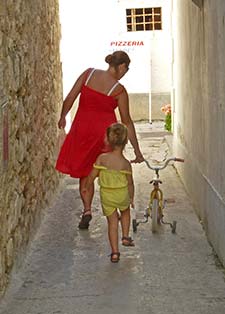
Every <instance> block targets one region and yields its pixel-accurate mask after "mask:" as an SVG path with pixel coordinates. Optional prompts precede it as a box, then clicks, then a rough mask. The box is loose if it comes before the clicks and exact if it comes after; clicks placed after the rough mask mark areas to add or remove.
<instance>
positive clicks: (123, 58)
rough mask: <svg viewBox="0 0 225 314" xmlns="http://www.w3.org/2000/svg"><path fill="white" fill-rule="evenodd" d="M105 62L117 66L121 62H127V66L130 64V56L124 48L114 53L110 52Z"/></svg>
mask: <svg viewBox="0 0 225 314" xmlns="http://www.w3.org/2000/svg"><path fill="white" fill-rule="evenodd" d="M105 62H106V63H108V64H109V65H110V66H113V67H115V68H117V67H118V66H119V65H120V64H123V63H125V64H126V66H127V68H128V67H129V64H130V58H129V56H128V54H127V53H126V52H124V51H122V50H117V51H114V52H113V53H112V54H109V55H108V56H106V57H105Z"/></svg>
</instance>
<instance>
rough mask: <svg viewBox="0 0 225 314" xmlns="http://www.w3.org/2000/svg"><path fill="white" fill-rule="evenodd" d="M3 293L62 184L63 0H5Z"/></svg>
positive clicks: (1, 68)
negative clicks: (57, 160) (59, 165)
mask: <svg viewBox="0 0 225 314" xmlns="http://www.w3.org/2000/svg"><path fill="white" fill-rule="evenodd" d="M0 15H1V16H0V131H1V132H0V133H1V137H0V149H1V151H0V187H1V190H0V226H1V228H0V291H1V294H2V293H3V292H4V290H5V288H6V285H7V282H8V280H9V275H10V272H11V270H12V267H13V265H14V263H15V260H17V258H18V254H17V253H16V252H18V251H20V252H21V251H22V249H23V248H25V247H26V245H27V244H28V242H29V238H30V236H31V234H32V233H31V230H34V229H35V226H37V225H38V221H39V219H40V217H41V215H42V213H43V212H44V208H46V206H47V204H48V202H49V201H50V200H51V196H52V194H53V192H54V191H56V189H57V187H58V184H59V177H58V175H57V174H56V172H55V170H54V164H55V157H56V150H57V137H58V130H57V120H58V116H59V110H60V109H59V108H60V107H61V103H62V86H61V76H62V75H61V63H60V55H59V41H60V25H59V18H58V17H59V12H58V1H55V0H35V1H24V0H16V1H13V0H1V2H0Z"/></svg>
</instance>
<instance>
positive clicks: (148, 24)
mask: <svg viewBox="0 0 225 314" xmlns="http://www.w3.org/2000/svg"><path fill="white" fill-rule="evenodd" d="M126 16H127V31H128V32H136V31H153V30H161V29H162V10H161V8H143V9H126Z"/></svg>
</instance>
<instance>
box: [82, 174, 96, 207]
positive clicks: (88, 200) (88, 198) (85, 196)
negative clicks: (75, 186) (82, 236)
mask: <svg viewBox="0 0 225 314" xmlns="http://www.w3.org/2000/svg"><path fill="white" fill-rule="evenodd" d="M86 182H87V177H83V178H80V182H79V183H80V185H79V191H80V197H81V200H82V202H83V205H84V212H87V211H88V212H91V204H92V200H93V196H94V183H93V184H92V185H91V187H90V190H89V191H88V193H84V192H83V189H84V187H85V184H86Z"/></svg>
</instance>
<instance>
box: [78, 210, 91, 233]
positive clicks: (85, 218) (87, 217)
mask: <svg viewBox="0 0 225 314" xmlns="http://www.w3.org/2000/svg"><path fill="white" fill-rule="evenodd" d="M87 212H90V210H86V211H84V212H83V214H82V216H81V220H80V222H79V225H78V227H79V229H88V227H89V222H90V221H91V219H92V215H91V214H86V213H87Z"/></svg>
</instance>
